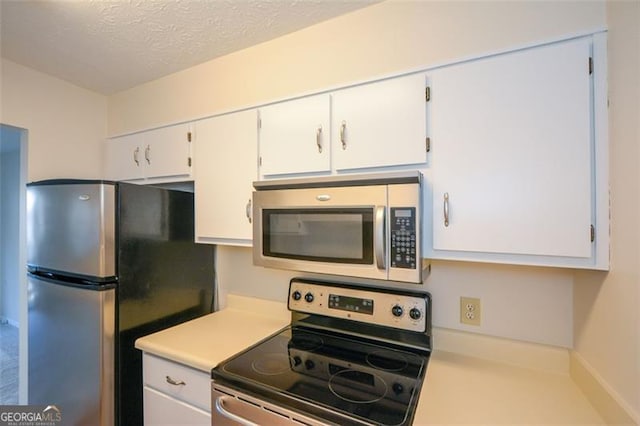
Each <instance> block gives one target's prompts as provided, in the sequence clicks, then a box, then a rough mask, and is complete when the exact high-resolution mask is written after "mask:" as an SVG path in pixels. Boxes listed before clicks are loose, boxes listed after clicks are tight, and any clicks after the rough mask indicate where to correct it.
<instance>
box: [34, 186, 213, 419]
mask: <svg viewBox="0 0 640 426" xmlns="http://www.w3.org/2000/svg"><path fill="white" fill-rule="evenodd" d="M27 217H28V222H27V223H28V225H27V250H28V253H27V258H28V265H27V268H28V285H29V291H28V294H29V308H28V309H29V322H28V328H29V404H38V405H55V406H56V407H57V408H58V409H60V410H61V413H62V420H63V422H64V424H69V425H104V426H110V425H112V424H116V425H122V426H124V425H127V426H129V425H140V424H142V422H143V419H142V416H143V410H142V355H141V353H140V352H139V351H138V350H136V349H135V348H134V342H135V340H136V339H137V338H138V337H140V336H143V335H146V334H149V333H153V332H156V331H158V330H161V329H164V328H166V327H169V326H172V325H175V324H178V323H181V322H183V321H186V320H189V319H192V318H196V317H198V316H201V315H204V314H206V313H208V312H211V311H212V310H213V303H214V300H213V298H214V293H215V292H214V287H215V284H214V283H215V277H214V255H215V252H214V247H213V246H207V245H198V244H195V243H194V235H193V232H194V222H193V221H194V210H193V194H192V193H189V192H183V191H175V190H167V189H163V188H157V187H151V186H142V185H133V184H125V183H114V182H107V181H87V180H48V181H40V182H34V183H30V184H28V186H27Z"/></svg>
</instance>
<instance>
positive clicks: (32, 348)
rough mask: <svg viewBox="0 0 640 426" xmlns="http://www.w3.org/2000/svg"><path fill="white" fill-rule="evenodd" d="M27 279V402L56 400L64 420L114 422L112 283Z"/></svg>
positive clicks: (54, 401)
mask: <svg viewBox="0 0 640 426" xmlns="http://www.w3.org/2000/svg"><path fill="white" fill-rule="evenodd" d="M28 284H29V404H38V405H55V406H56V407H57V408H58V409H60V410H61V412H62V419H63V422H64V424H70V425H71V424H76V425H81V424H82V425H89V424H101V425H111V424H113V422H114V377H115V376H114V355H113V354H114V331H115V289H114V288H108V287H105V286H102V287H92V286H75V287H74V286H68V285H64V284H61V283H60V282H57V281H53V280H49V279H43V278H38V277H35V276H33V275H29V279H28ZM105 288H108V289H105ZM97 289H100V290H97Z"/></svg>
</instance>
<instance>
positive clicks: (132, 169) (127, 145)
mask: <svg viewBox="0 0 640 426" xmlns="http://www.w3.org/2000/svg"><path fill="white" fill-rule="evenodd" d="M142 146H143V145H142V137H141V136H140V134H139V133H138V134H134V135H127V136H121V137H118V138H113V139H109V140H107V141H106V142H105V145H104V148H105V150H104V154H105V155H104V167H105V178H106V179H109V180H135V179H143V178H144V152H143V148H142Z"/></svg>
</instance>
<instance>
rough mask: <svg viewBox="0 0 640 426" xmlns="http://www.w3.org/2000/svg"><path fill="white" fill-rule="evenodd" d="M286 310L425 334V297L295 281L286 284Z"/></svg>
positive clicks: (426, 298)
mask: <svg viewBox="0 0 640 426" xmlns="http://www.w3.org/2000/svg"><path fill="white" fill-rule="evenodd" d="M288 306H289V310H291V311H296V312H301V313H307V314H315V315H324V316H329V317H334V318H342V319H348V320H353V321H360V322H365V323H368V324H374V325H382V326H386V327H394V328H400V329H403V330H409V331H418V332H425V331H426V327H427V318H428V315H427V309H429V306H428V297H427V295H426V294H421V293H415V294H404V293H395V292H387V291H385V290H378V289H362V288H356V287H342V286H340V287H338V286H336V287H334V286H331V285H330V284H325V283H314V282H308V281H297V280H296V279H293V280H292V281H291V284H290V285H289V301H288Z"/></svg>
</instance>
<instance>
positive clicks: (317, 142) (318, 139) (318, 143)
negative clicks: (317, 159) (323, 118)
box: [316, 126, 322, 153]
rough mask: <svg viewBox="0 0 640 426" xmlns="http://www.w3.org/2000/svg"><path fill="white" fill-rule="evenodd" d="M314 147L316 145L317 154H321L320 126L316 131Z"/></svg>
mask: <svg viewBox="0 0 640 426" xmlns="http://www.w3.org/2000/svg"><path fill="white" fill-rule="evenodd" d="M316 145H318V152H319V153H322V126H318V130H316Z"/></svg>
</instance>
